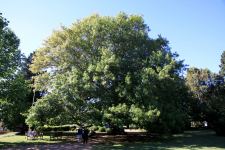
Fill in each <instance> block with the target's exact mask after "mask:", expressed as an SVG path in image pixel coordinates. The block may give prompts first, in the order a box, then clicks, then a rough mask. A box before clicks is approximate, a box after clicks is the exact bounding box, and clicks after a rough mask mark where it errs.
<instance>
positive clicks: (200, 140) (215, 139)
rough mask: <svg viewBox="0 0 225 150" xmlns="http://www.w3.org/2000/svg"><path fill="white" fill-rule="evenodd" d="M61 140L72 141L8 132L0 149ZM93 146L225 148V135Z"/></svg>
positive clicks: (99, 148) (200, 134) (179, 149)
mask: <svg viewBox="0 0 225 150" xmlns="http://www.w3.org/2000/svg"><path fill="white" fill-rule="evenodd" d="M60 142H62V143H61V144H65V143H69V142H70V141H63V140H61V141H50V140H49V137H48V136H45V137H44V140H27V139H26V138H25V136H19V135H15V134H8V135H4V136H3V135H1V136H0V149H1V148H6V147H10V148H15V147H18V146H19V147H21V146H23V145H28V144H29V145H32V146H33V145H38V144H55V146H57V145H56V144H57V143H60ZM73 144H77V143H73ZM78 144H79V143H78ZM32 146H31V147H32ZM91 147H92V149H94V150H108V149H110V150H112V149H115V150H118V149H120V150H122V149H132V150H149V149H156V150H174V149H176V150H189V149H191V150H199V149H200V150H224V149H225V137H220V136H216V135H215V132H213V131H211V130H199V131H186V132H184V133H183V134H176V135H173V136H172V137H168V136H167V137H166V136H165V137H163V138H160V139H159V140H152V141H151V140H150V142H132V143H131V142H117V143H115V142H114V143H113V142H111V143H104V144H91Z"/></svg>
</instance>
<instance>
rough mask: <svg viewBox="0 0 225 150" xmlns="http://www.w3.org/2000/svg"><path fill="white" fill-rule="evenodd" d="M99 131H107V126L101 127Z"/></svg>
mask: <svg viewBox="0 0 225 150" xmlns="http://www.w3.org/2000/svg"><path fill="white" fill-rule="evenodd" d="M98 131H99V132H106V129H105V127H99V129H98Z"/></svg>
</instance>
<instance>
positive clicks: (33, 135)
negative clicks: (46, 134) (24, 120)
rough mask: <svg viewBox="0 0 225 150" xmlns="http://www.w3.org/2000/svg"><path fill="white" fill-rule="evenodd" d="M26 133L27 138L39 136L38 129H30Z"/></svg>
mask: <svg viewBox="0 0 225 150" xmlns="http://www.w3.org/2000/svg"><path fill="white" fill-rule="evenodd" d="M26 135H27V139H28V138H31V139H34V138H35V137H36V136H37V131H35V130H31V129H29V130H28V132H27V133H26Z"/></svg>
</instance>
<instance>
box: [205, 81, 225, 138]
mask: <svg viewBox="0 0 225 150" xmlns="http://www.w3.org/2000/svg"><path fill="white" fill-rule="evenodd" d="M204 96H205V97H207V99H208V101H207V102H206V106H207V109H206V110H205V111H206V112H205V113H206V116H207V121H208V122H209V123H210V125H211V127H212V128H213V129H214V130H215V131H216V133H217V134H218V135H223V136H225V85H224V84H219V85H216V86H213V87H210V88H208V90H207V92H206V93H205V95H204Z"/></svg>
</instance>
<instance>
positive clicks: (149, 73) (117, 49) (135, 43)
mask: <svg viewBox="0 0 225 150" xmlns="http://www.w3.org/2000/svg"><path fill="white" fill-rule="evenodd" d="M149 31H150V29H149V27H148V26H147V25H146V24H145V23H144V20H143V18H142V17H141V16H138V15H127V14H124V13H120V14H119V15H117V16H116V17H108V16H106V17H102V16H99V15H92V16H90V17H87V18H85V19H82V20H78V21H76V22H75V23H74V24H72V25H71V26H70V27H62V28H61V29H60V30H57V31H54V32H53V34H52V35H51V36H50V38H48V39H47V40H46V41H45V43H44V45H43V47H42V48H40V49H38V50H37V51H36V52H35V55H34V57H33V62H32V65H31V71H32V72H33V73H36V74H38V75H37V76H36V77H35V83H34V86H35V88H36V89H38V90H45V91H46V95H45V96H44V97H43V98H42V99H40V100H38V101H37V102H36V103H35V106H33V107H32V108H31V109H30V113H29V115H28V118H27V123H28V124H29V125H30V126H42V125H56V124H57V125H59V124H68V123H71V124H74V123H77V124H84V123H88V124H90V123H102V122H107V123H109V124H111V125H112V126H120V125H129V124H135V125H137V126H139V127H142V128H145V129H147V130H149V131H153V130H154V132H178V131H182V130H183V128H184V122H185V117H186V113H185V107H186V106H185V104H186V100H187V98H186V97H187V90H186V87H185V85H184V80H183V79H182V76H181V75H182V71H183V69H185V68H184V65H183V62H182V61H179V60H177V56H178V55H177V54H176V53H172V52H171V51H170V47H169V46H168V41H167V40H166V39H164V38H162V37H161V36H159V37H158V38H156V39H153V38H151V37H150V33H149Z"/></svg>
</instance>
